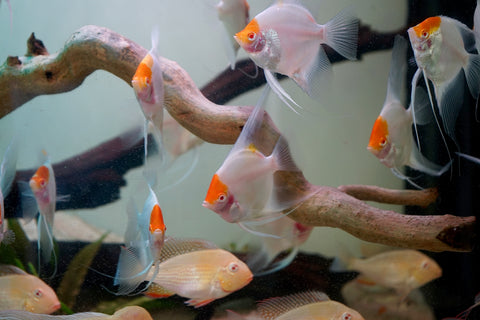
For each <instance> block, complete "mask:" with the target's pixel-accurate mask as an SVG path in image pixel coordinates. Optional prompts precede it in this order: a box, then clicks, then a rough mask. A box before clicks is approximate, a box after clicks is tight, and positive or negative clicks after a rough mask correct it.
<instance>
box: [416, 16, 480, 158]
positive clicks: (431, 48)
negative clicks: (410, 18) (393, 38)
mask: <svg viewBox="0 0 480 320" xmlns="http://www.w3.org/2000/svg"><path fill="white" fill-rule="evenodd" d="M408 36H409V38H410V43H411V45H412V49H413V53H414V55H415V61H416V63H417V65H418V69H417V71H416V72H415V75H414V76H413V79H412V92H411V101H412V103H413V104H414V105H416V103H415V98H416V90H417V89H418V81H419V78H420V76H421V75H422V76H423V78H424V80H425V83H426V87H427V89H428V95H429V98H430V104H431V107H432V109H434V105H437V107H438V111H439V114H440V118H441V120H442V123H443V128H444V130H445V132H446V134H447V135H448V136H449V137H450V138H451V139H452V140H453V141H454V142H455V143H456V141H457V140H456V136H455V124H456V121H457V117H458V114H459V112H460V110H461V108H462V105H463V103H462V102H463V101H464V91H465V82H466V84H467V85H468V88H469V90H470V93H471V95H472V96H473V98H474V99H478V97H479V93H480V87H479V85H478V82H479V79H480V56H479V55H478V54H474V53H469V52H468V50H472V49H475V47H474V46H473V45H472V47H471V48H469V47H468V46H470V43H475V34H474V32H473V31H472V30H471V29H469V28H468V27H467V26H466V25H464V24H463V23H461V22H460V21H458V20H455V19H452V18H449V17H445V16H436V17H430V18H427V19H425V20H424V21H422V22H421V23H419V24H417V25H416V26H414V27H411V28H410V29H408ZM461 71H463V72H461ZM428 80H430V81H431V82H432V84H433V87H434V90H433V91H434V92H433V93H432V92H431V91H430V87H429V85H428ZM438 122H439V121H438V120H437V125H438V126H439V128H440V125H439V124H438ZM442 138H443V142H444V144H445V146H446V147H447V151H448V152H449V155H450V151H449V150H448V146H447V142H446V140H445V138H444V136H443V133H442ZM450 158H451V155H450Z"/></svg>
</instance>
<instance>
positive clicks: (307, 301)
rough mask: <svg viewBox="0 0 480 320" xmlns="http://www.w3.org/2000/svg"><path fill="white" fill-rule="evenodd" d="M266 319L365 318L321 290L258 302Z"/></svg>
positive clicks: (324, 319)
mask: <svg viewBox="0 0 480 320" xmlns="http://www.w3.org/2000/svg"><path fill="white" fill-rule="evenodd" d="M258 312H259V313H260V315H261V316H262V319H264V320H296V319H304V320H334V319H335V320H337V319H338V320H363V317H362V316H361V315H360V313H358V312H357V311H355V310H353V309H351V308H349V307H347V306H346V305H344V304H342V303H340V302H337V301H333V300H330V299H329V298H328V296H327V295H326V294H325V293H323V292H319V291H306V292H300V293H295V294H291V295H288V296H284V297H277V298H270V299H267V300H265V301H262V302H260V303H259V304H258Z"/></svg>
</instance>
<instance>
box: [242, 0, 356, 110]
mask: <svg viewBox="0 0 480 320" xmlns="http://www.w3.org/2000/svg"><path fill="white" fill-rule="evenodd" d="M357 38H358V19H357V18H355V17H353V16H352V15H350V14H349V13H348V12H347V11H342V12H340V13H339V14H338V15H337V16H336V17H334V18H333V19H332V20H330V21H329V22H327V23H326V24H324V25H321V24H318V23H316V22H315V19H314V18H313V16H312V14H311V13H310V12H309V11H308V10H307V9H306V8H305V7H303V6H302V5H300V4H299V2H298V1H292V0H284V1H276V2H275V3H274V4H273V5H271V6H270V7H268V8H267V9H265V10H264V11H262V12H261V13H259V14H258V15H257V16H255V18H254V19H253V20H252V21H250V23H249V24H248V25H247V26H246V27H245V28H244V29H243V30H242V31H240V32H238V33H237V34H236V35H235V40H237V42H238V44H239V45H240V46H241V47H242V48H243V49H244V50H245V51H246V52H247V54H248V55H249V56H250V58H251V59H252V60H253V61H254V62H255V63H256V64H257V65H258V66H259V67H262V68H263V69H264V71H265V78H266V79H267V82H268V83H269V84H270V86H271V87H272V89H273V91H274V92H275V93H276V94H277V95H278V96H279V97H280V99H281V100H282V101H283V102H284V103H285V104H287V105H288V106H289V107H290V108H291V109H292V110H293V111H295V112H296V110H295V109H294V107H293V106H291V105H290V103H289V102H288V101H290V102H292V103H293V104H294V105H296V106H298V104H296V103H295V101H293V99H292V98H291V97H290V96H289V95H288V93H286V92H285V91H284V90H283V88H282V87H281V86H280V84H279V83H278V81H277V80H276V78H275V77H274V76H273V74H272V73H273V72H276V73H280V74H284V75H286V76H288V77H290V78H291V79H293V80H294V81H295V82H296V83H297V84H298V85H299V86H300V87H301V88H302V89H303V90H304V91H305V92H306V93H307V94H308V95H310V96H312V97H315V98H319V97H320V95H321V92H322V89H323V92H324V90H325V89H326V87H325V85H326V84H328V83H330V81H329V79H328V77H329V75H330V73H331V64H330V61H329V60H328V57H327V55H326V54H325V51H324V49H323V48H322V46H321V44H326V45H328V46H329V47H331V48H333V49H334V50H335V51H337V52H338V53H339V54H341V55H342V56H344V57H346V58H347V59H351V60H355V59H356V52H357Z"/></svg>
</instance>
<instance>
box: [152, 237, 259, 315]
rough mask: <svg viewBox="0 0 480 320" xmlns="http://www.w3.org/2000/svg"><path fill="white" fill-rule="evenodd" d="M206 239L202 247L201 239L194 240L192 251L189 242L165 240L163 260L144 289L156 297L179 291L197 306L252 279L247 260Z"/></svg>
mask: <svg viewBox="0 0 480 320" xmlns="http://www.w3.org/2000/svg"><path fill="white" fill-rule="evenodd" d="M205 243H206V245H205V246H204V248H199V241H198V240H197V241H195V242H193V250H194V251H192V249H190V245H189V244H188V242H185V241H183V243H182V242H180V244H177V242H176V241H175V240H172V241H166V242H165V246H164V249H163V250H162V255H163V257H164V260H162V262H161V263H160V264H159V267H158V273H157V274H156V275H155V278H154V279H153V283H152V284H151V285H150V286H149V287H148V289H147V290H146V291H144V293H145V294H146V295H148V296H150V297H154V298H166V297H169V296H172V295H174V294H177V295H179V296H182V297H185V298H189V300H188V301H186V303H187V304H188V305H190V306H194V307H196V308H198V307H201V306H204V305H206V304H208V303H210V302H212V301H213V300H216V299H219V298H222V297H225V296H227V295H229V294H230V293H232V292H235V291H237V290H240V289H241V288H243V287H244V286H246V285H247V284H248V283H250V281H252V278H253V275H252V272H251V271H250V269H249V268H248V267H247V265H246V264H245V263H243V262H242V261H241V260H239V259H238V258H237V257H235V256H234V255H233V254H231V253H230V252H228V251H226V250H223V249H218V248H212V245H210V244H209V243H208V242H205ZM200 246H201V243H200ZM209 247H210V248H209ZM199 249H200V250H199ZM188 251H190V252H188ZM184 252H186V253H184ZM150 276H153V272H152V271H150V273H149V275H148V277H150Z"/></svg>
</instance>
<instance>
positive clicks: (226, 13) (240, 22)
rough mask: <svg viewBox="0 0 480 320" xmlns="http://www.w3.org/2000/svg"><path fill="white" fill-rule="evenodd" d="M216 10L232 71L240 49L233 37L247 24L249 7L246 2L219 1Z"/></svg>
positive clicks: (244, 0) (239, 0) (238, 0)
mask: <svg viewBox="0 0 480 320" xmlns="http://www.w3.org/2000/svg"><path fill="white" fill-rule="evenodd" d="M216 9H217V14H218V19H220V21H222V23H223V26H224V27H225V31H226V41H227V53H228V59H229V61H230V66H231V68H232V70H233V69H235V59H236V55H237V51H238V49H239V48H240V46H239V45H238V43H237V42H236V41H235V39H234V38H233V36H234V35H235V34H236V33H237V32H239V31H241V30H243V28H245V26H246V25H247V24H248V21H249V20H250V16H249V10H250V6H249V5H248V2H247V1H246V0H220V2H219V3H218V4H217V5H216Z"/></svg>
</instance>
